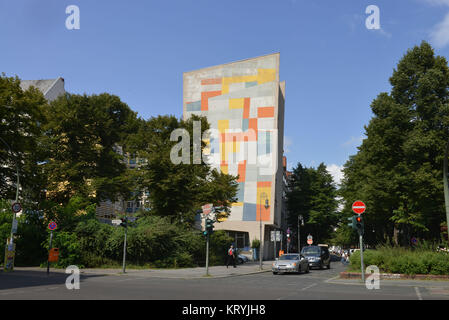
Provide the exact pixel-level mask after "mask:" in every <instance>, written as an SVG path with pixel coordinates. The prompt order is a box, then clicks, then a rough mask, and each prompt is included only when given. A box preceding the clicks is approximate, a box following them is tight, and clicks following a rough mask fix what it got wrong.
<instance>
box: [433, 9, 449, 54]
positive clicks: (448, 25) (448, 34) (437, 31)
mask: <svg viewBox="0 0 449 320" xmlns="http://www.w3.org/2000/svg"><path fill="white" fill-rule="evenodd" d="M430 41H431V42H432V43H433V44H434V45H435V46H436V47H439V48H442V47H445V46H447V45H448V44H449V13H448V14H446V16H445V17H444V20H443V21H442V22H440V23H439V24H437V25H436V26H435V27H434V29H433V30H432V31H431V32H430Z"/></svg>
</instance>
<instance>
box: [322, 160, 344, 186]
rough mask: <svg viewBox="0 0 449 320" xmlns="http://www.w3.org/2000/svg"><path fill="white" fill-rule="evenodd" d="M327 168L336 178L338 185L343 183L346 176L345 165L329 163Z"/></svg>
mask: <svg viewBox="0 0 449 320" xmlns="http://www.w3.org/2000/svg"><path fill="white" fill-rule="evenodd" d="M326 168H327V171H329V173H330V174H331V176H332V177H333V178H334V182H335V183H336V184H337V185H339V184H340V183H341V180H342V179H343V177H344V174H343V166H339V165H337V164H331V165H328V166H327V167H326Z"/></svg>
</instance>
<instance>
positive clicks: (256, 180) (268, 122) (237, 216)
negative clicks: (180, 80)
mask: <svg viewBox="0 0 449 320" xmlns="http://www.w3.org/2000/svg"><path fill="white" fill-rule="evenodd" d="M278 92H279V54H273V55H268V56H264V57H259V58H255V59H249V60H244V61H239V62H235V63H230V64H225V65H221V66H217V67H211V68H206V69H201V70H197V71H193V72H188V73H185V74H184V117H185V118H188V117H190V116H191V115H192V114H197V115H201V116H205V117H207V119H208V121H209V123H210V125H211V127H212V128H214V129H217V130H218V133H219V134H218V136H215V137H211V138H210V139H209V140H208V141H207V142H208V151H209V152H210V154H215V155H216V154H218V156H219V159H220V161H219V163H217V164H216V165H215V166H216V167H217V168H218V169H219V170H221V171H222V172H224V173H228V174H233V175H239V179H238V183H239V192H238V195H237V198H238V200H237V202H236V203H234V204H233V208H232V212H231V215H230V217H229V220H230V221H259V220H260V219H261V218H262V221H269V220H270V209H266V208H265V206H264V204H265V200H266V199H268V201H269V203H270V204H271V203H273V202H272V199H271V198H272V194H273V192H272V188H273V187H274V183H275V172H271V171H267V170H261V163H262V162H263V161H262V158H263V159H265V160H266V159H275V160H274V162H276V161H277V160H276V159H277V156H278V155H277V152H278V147H277V144H276V142H277V136H276V135H277V129H278V126H277V113H278V109H277V108H278ZM273 156H274V157H273ZM270 161H271V160H270ZM265 162H266V161H265Z"/></svg>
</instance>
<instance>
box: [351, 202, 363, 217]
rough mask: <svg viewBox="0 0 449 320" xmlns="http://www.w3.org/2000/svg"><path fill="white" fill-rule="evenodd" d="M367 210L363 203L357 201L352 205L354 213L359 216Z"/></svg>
mask: <svg viewBox="0 0 449 320" xmlns="http://www.w3.org/2000/svg"><path fill="white" fill-rule="evenodd" d="M365 210H366V206H365V204H364V203H363V202H362V201H359V200H357V201H356V202H354V203H353V204H352V211H354V212H355V213H357V214H362V213H364V212H365Z"/></svg>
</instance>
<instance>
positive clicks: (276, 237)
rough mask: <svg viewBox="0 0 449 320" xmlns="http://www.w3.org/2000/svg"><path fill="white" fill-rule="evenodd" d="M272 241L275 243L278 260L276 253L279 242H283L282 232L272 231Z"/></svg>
mask: <svg viewBox="0 0 449 320" xmlns="http://www.w3.org/2000/svg"><path fill="white" fill-rule="evenodd" d="M270 235H271V241H273V242H274V258H275V259H276V258H277V257H276V252H277V242H278V241H281V232H280V231H271V233H270Z"/></svg>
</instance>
